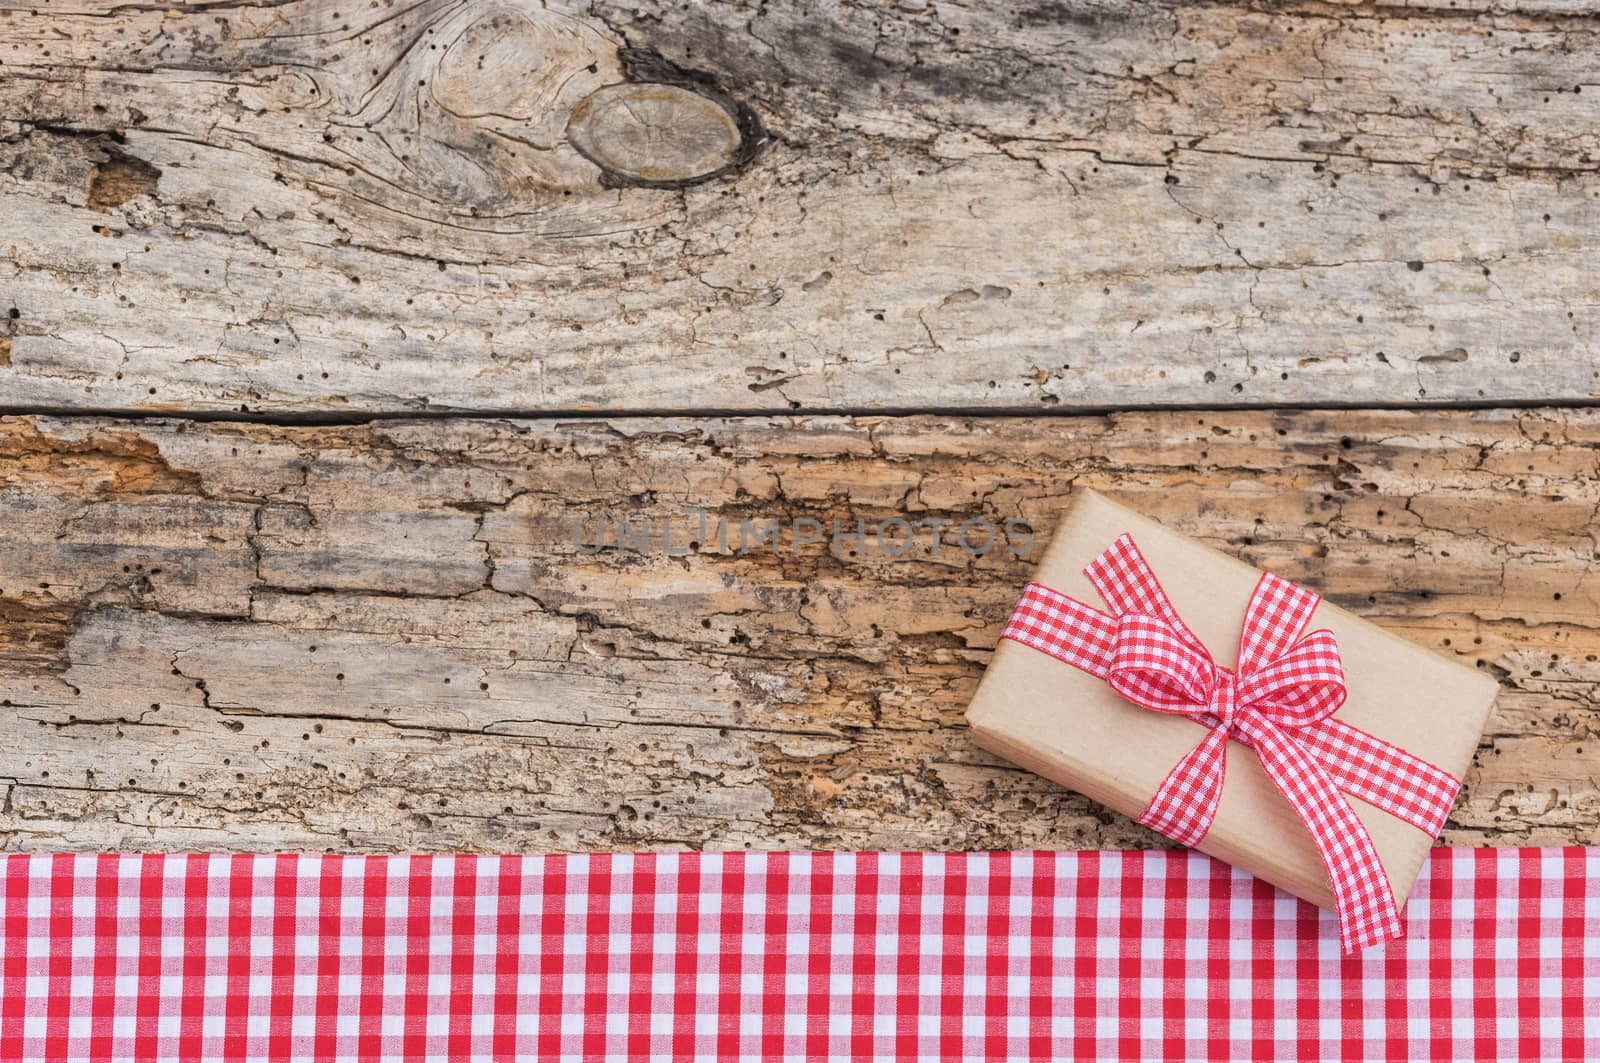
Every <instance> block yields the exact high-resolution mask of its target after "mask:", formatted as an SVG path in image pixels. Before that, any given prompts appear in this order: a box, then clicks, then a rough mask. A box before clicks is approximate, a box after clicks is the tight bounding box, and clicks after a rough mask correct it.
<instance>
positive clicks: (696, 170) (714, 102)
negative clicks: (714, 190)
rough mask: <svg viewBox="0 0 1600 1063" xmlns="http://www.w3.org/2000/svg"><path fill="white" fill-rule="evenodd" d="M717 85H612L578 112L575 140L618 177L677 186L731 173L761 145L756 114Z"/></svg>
mask: <svg viewBox="0 0 1600 1063" xmlns="http://www.w3.org/2000/svg"><path fill="white" fill-rule="evenodd" d="M741 118H742V116H741V114H740V109H739V108H738V107H736V106H735V105H734V104H733V103H732V102H731V101H729V100H727V99H726V98H725V97H723V96H722V95H721V93H717V92H715V91H714V90H710V91H703V90H701V89H700V88H699V87H688V86H685V85H673V84H666V83H662V82H642V83H640V82H629V83H625V84H620V85H607V86H605V87H604V88H601V89H597V90H596V91H594V92H592V93H590V94H589V95H588V96H586V97H585V98H584V99H583V100H582V101H580V102H579V103H578V105H577V106H576V107H575V108H573V110H572V117H571V119H570V120H569V121H568V123H567V140H568V142H569V143H571V144H572V146H573V147H574V148H576V149H578V152H579V153H580V154H582V155H583V157H584V158H586V159H588V160H589V161H590V162H592V163H594V164H595V165H596V166H598V167H600V169H601V170H603V171H604V172H605V173H606V174H607V175H608V176H609V177H610V178H611V179H612V180H613V181H614V182H616V183H620V184H630V185H643V186H647V187H652V188H677V187H682V186H684V185H690V184H695V183H698V182H700V181H707V180H710V179H711V178H713V177H716V176H717V175H719V174H722V173H726V172H728V171H729V170H731V169H733V168H734V166H735V165H737V164H738V163H740V162H742V161H743V160H745V159H746V158H748V157H749V152H750V149H751V148H753V147H754V144H753V142H752V139H751V137H750V136H749V135H748V134H749V133H750V132H751V129H750V127H751V126H752V125H753V123H751V122H750V121H748V120H741Z"/></svg>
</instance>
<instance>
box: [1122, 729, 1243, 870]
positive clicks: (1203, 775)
mask: <svg viewBox="0 0 1600 1063" xmlns="http://www.w3.org/2000/svg"><path fill="white" fill-rule="evenodd" d="M1227 756H1228V732H1227V729H1226V728H1223V727H1216V728H1213V729H1212V730H1211V732H1210V733H1208V734H1207V735H1206V736H1205V737H1204V738H1202V739H1201V740H1200V744H1199V745H1197V746H1195V747H1194V748H1193V749H1191V750H1189V752H1188V753H1187V754H1185V755H1184V758H1183V759H1182V760H1180V761H1178V764H1177V766H1176V767H1174V768H1173V769H1172V771H1170V772H1168V773H1167V777H1166V779H1165V780H1164V781H1163V782H1162V783H1161V787H1160V789H1158V790H1157V791H1156V795H1155V796H1154V797H1152V798H1151V799H1150V804H1149V806H1148V807H1146V808H1145V810H1144V812H1143V814H1141V815H1140V816H1139V820H1138V821H1139V822H1140V823H1142V824H1144V825H1145V826H1146V827H1149V828H1150V829H1151V830H1154V831H1158V832H1160V833H1161V834H1164V835H1166V836H1167V837H1168V838H1171V839H1172V840H1173V841H1175V842H1178V843H1179V844H1182V845H1187V846H1190V847H1193V846H1195V845H1198V844H1200V839H1201V838H1204V837H1205V836H1206V831H1208V830H1210V829H1211V821H1212V820H1214V819H1216V818H1217V804H1218V803H1219V802H1220V801H1221V800H1222V780H1223V777H1224V776H1225V775H1226V773H1227V766H1228V762H1227Z"/></svg>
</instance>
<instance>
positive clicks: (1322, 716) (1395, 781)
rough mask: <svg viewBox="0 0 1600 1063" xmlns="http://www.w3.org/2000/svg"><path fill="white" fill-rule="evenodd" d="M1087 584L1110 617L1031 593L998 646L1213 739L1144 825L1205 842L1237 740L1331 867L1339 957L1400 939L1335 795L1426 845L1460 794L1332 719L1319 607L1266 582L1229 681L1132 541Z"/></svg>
mask: <svg viewBox="0 0 1600 1063" xmlns="http://www.w3.org/2000/svg"><path fill="white" fill-rule="evenodd" d="M1084 574H1085V575H1086V576H1088V577H1089V581H1090V582H1091V583H1092V584H1094V587H1095V590H1097V591H1099V592H1100V596H1101V597H1102V598H1104V599H1105V602H1106V605H1107V606H1109V607H1110V609H1111V612H1110V613H1104V612H1101V611H1100V610H1098V609H1095V608H1094V607H1092V606H1089V605H1085V604H1084V603H1083V602H1080V601H1078V600H1077V599H1075V598H1071V597H1069V596H1067V595H1065V594H1062V593H1061V592H1059V591H1055V590H1052V589H1051V588H1049V587H1046V586H1044V585H1043V584H1039V583H1030V584H1028V586H1027V589H1026V590H1025V591H1024V592H1023V594H1022V598H1021V599H1020V600H1019V601H1018V602H1017V607H1016V609H1015V610H1013V611H1012V614H1011V618H1010V620H1009V621H1008V622H1007V623H1006V626H1005V630H1004V631H1002V632H1001V637H1002V638H1009V639H1013V640H1015V641H1017V642H1020V643H1022V644H1023V645H1025V646H1030V647H1032V648H1033V649H1036V650H1039V651H1041V652H1043V653H1048V654H1050V655H1051V656H1052V657H1055V658H1057V659H1059V660H1062V661H1065V662H1066V663H1067V664H1070V665H1072V666H1073V667H1075V668H1078V669H1080V670H1082V671H1085V672H1088V673H1089V674H1090V675H1093V676H1096V677H1098V678H1101V679H1104V680H1105V681H1106V683H1107V684H1108V685H1109V686H1110V687H1111V688H1112V689H1113V690H1115V691H1116V692H1117V693H1118V694H1120V695H1122V696H1123V697H1124V698H1126V699H1127V700H1129V701H1131V702H1133V703H1134V704H1136V705H1141V706H1143V707H1145V708H1147V709H1153V710H1155V711H1156V712H1165V713H1174V714H1177V715H1180V716H1187V717H1189V718H1190V719H1193V720H1195V721H1196V722H1198V723H1200V724H1202V725H1203V726H1205V727H1206V728H1207V729H1208V730H1207V734H1206V735H1205V737H1204V738H1202V739H1201V740H1200V743H1199V744H1198V745H1196V746H1195V747H1194V749H1192V750H1190V751H1189V753H1187V754H1186V755H1185V756H1184V757H1183V759H1182V760H1180V761H1179V762H1178V764H1177V766H1176V767H1174V768H1173V769H1172V771H1171V773H1169V774H1168V775H1167V777H1166V780H1165V781H1164V782H1162V784H1161V787H1160V788H1159V789H1158V790H1157V791H1156V795H1155V797H1154V798H1152V799H1151V801H1150V805H1149V807H1148V808H1146V809H1145V810H1144V814H1143V815H1141V816H1140V817H1139V822H1140V823H1142V824H1144V825H1145V826H1147V827H1151V828H1153V829H1155V830H1158V831H1160V832H1161V833H1162V834H1165V835H1166V836H1167V837H1169V838H1171V839H1173V840H1174V841H1177V842H1181V843H1182V844H1184V845H1189V846H1193V845H1195V844H1197V843H1198V842H1199V841H1200V839H1202V838H1203V837H1205V834H1206V831H1207V830H1208V829H1210V827H1211V821H1212V820H1213V819H1214V818H1215V817H1216V814H1217V803H1218V801H1219V800H1220V799H1221V797H1222V783H1223V776H1224V771H1225V768H1226V757H1227V752H1226V751H1227V744H1228V739H1230V738H1232V739H1234V740H1235V741H1238V742H1240V743H1242V744H1243V745H1245V746H1248V747H1249V748H1251V749H1253V750H1254V751H1255V753H1256V755H1257V756H1258V757H1259V758H1260V759H1261V766H1262V767H1263V768H1265V769H1266V772H1267V775H1268V776H1269V777H1270V778H1271V779H1272V782H1273V784H1274V785H1276V786H1277V788H1278V789H1279V790H1280V791H1282V792H1283V795H1284V797H1286V798H1288V800H1289V803H1290V804H1291V805H1293V806H1294V809H1295V811H1296V812H1297V813H1299V815H1300V818H1301V819H1302V820H1304V821H1305V824H1306V827H1307V828H1308V829H1309V830H1310V832H1311V837H1312V839H1313V840H1314V841H1315V842H1316V845H1317V849H1318V851H1319V852H1320V853H1321V854H1322V860H1323V863H1324V864H1326V865H1327V868H1328V878H1329V881H1330V883H1331V884H1332V886H1333V895H1334V901H1335V904H1336V906H1337V908H1338V913H1339V936H1340V939H1341V941H1342V943H1343V945H1344V949H1345V951H1346V952H1347V953H1349V952H1353V951H1355V950H1356V949H1359V948H1365V947H1366V946H1368V945H1376V944H1380V943H1381V942H1384V941H1389V940H1391V939H1393V938H1398V937H1402V936H1403V935H1404V931H1403V929H1402V927H1401V923H1400V912H1399V909H1398V907H1397V906H1396V905H1395V901H1394V893H1393V891H1392V890H1391V889H1390V887H1389V878H1388V875H1387V874H1385V872H1384V870H1383V865H1382V863H1381V862H1380V861H1379V859H1378V853H1377V850H1376V849H1375V848H1374V847H1373V844H1372V838H1371V836H1370V835H1369V834H1368V833H1367V828H1366V827H1365V826H1364V825H1363V824H1362V822H1361V820H1360V819H1359V818H1358V817H1357V816H1356V814H1355V811H1354V810H1353V809H1352V808H1351V807H1350V803H1349V802H1348V801H1346V800H1345V799H1344V797H1343V796H1342V795H1341V794H1340V791H1341V790H1342V791H1344V793H1347V794H1353V795H1355V796H1356V797H1359V798H1361V799H1362V800H1363V801H1366V802H1368V803H1369V804H1372V805H1375V806H1376V807H1378V808H1380V809H1382V810H1383V811H1385V812H1388V813H1389V814H1390V815H1393V816H1397V817H1399V818H1400V819H1403V820H1405V821H1406V822H1407V823H1410V824H1411V825H1413V826H1415V827H1417V828H1418V829H1420V830H1423V831H1425V832H1427V834H1428V836H1429V837H1430V838H1431V837H1436V836H1437V835H1438V833H1439V831H1440V830H1442V829H1443V828H1444V823H1445V819H1446V818H1447V817H1448V816H1449V814H1450V806H1451V805H1452V804H1453V803H1454V801H1455V797H1456V792H1457V791H1458V790H1459V789H1460V788H1461V782H1460V780H1458V779H1456V778H1455V777H1454V776H1452V775H1451V774H1450V773H1449V772H1446V771H1444V770H1442V769H1440V768H1438V767H1435V766H1434V765H1432V764H1429V763H1428V762H1427V761H1425V760H1423V759H1421V758H1420V757H1416V756H1413V755H1412V754H1410V753H1407V752H1406V751H1405V750H1403V749H1400V748H1399V747H1397V746H1394V745H1391V744H1389V743H1388V742H1385V741H1383V740H1382V739H1380V738H1376V737H1374V736H1373V735H1370V734H1368V733H1367V732H1365V731H1363V730H1361V729H1360V728H1357V727H1352V726H1350V725H1349V724H1348V723H1345V722H1344V721H1342V720H1336V719H1334V718H1333V714H1334V712H1335V711H1336V710H1337V709H1338V708H1339V706H1341V705H1343V704H1344V699H1345V685H1344V666H1343V664H1342V663H1341V661H1340V659H1339V645H1338V643H1337V641H1336V640H1335V639H1334V637H1333V633H1332V632H1331V631H1327V630H1322V629H1319V630H1317V631H1313V632H1311V633H1309V634H1307V635H1304V636H1303V637H1302V636H1301V630H1302V629H1303V628H1304V627H1305V626H1306V623H1307V622H1308V621H1309V620H1310V619H1311V614H1312V612H1313V611H1314V610H1315V609H1316V607H1317V603H1318V601H1320V598H1319V597H1318V595H1316V594H1314V593H1313V592H1311V591H1308V590H1306V589H1305V588H1304V587H1297V586H1295V585H1294V584H1293V583H1290V582H1289V581H1288V580H1284V579H1280V578H1278V577H1277V576H1274V575H1272V574H1271V573H1263V574H1262V576H1261V579H1260V581H1259V582H1258V583H1257V584H1256V589H1255V592H1254V593H1253V594H1252V595H1251V596H1250V604H1249V606H1248V607H1247V608H1246V610H1245V617H1244V630H1243V632H1242V633H1241V635H1240V637H1239V663H1238V667H1237V668H1236V669H1235V670H1233V671H1230V670H1228V669H1226V668H1222V667H1219V666H1218V665H1217V663H1216V662H1215V661H1213V660H1212V659H1211V654H1210V653H1209V652H1208V651H1207V650H1206V647H1205V645H1204V644H1203V643H1202V642H1201V641H1200V640H1199V638H1197V637H1196V636H1195V634H1194V632H1192V631H1190V630H1189V628H1188V625H1186V624H1185V623H1184V622H1183V620H1182V619H1180V618H1179V616H1178V614H1177V611H1176V610H1175V609H1173V607H1172V603H1171V601H1169V600H1168V599H1167V595H1166V592H1165V591H1163V590H1162V589H1161V584H1160V582H1159V581H1157V579H1156V577H1155V573H1154V572H1152V571H1151V570H1150V566H1149V564H1148V563H1147V562H1146V561H1145V559H1144V555H1142V554H1140V553H1139V548H1138V547H1137V546H1135V545H1134V543H1133V538H1132V536H1129V535H1123V536H1122V537H1121V538H1119V539H1118V540H1117V541H1116V542H1115V543H1114V544H1112V546H1111V547H1110V548H1108V549H1107V550H1106V551H1105V553H1103V554H1101V555H1100V556H1099V557H1098V558H1096V559H1095V560H1094V561H1093V562H1091V563H1090V564H1089V566H1088V567H1087V568H1085V569H1084Z"/></svg>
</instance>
